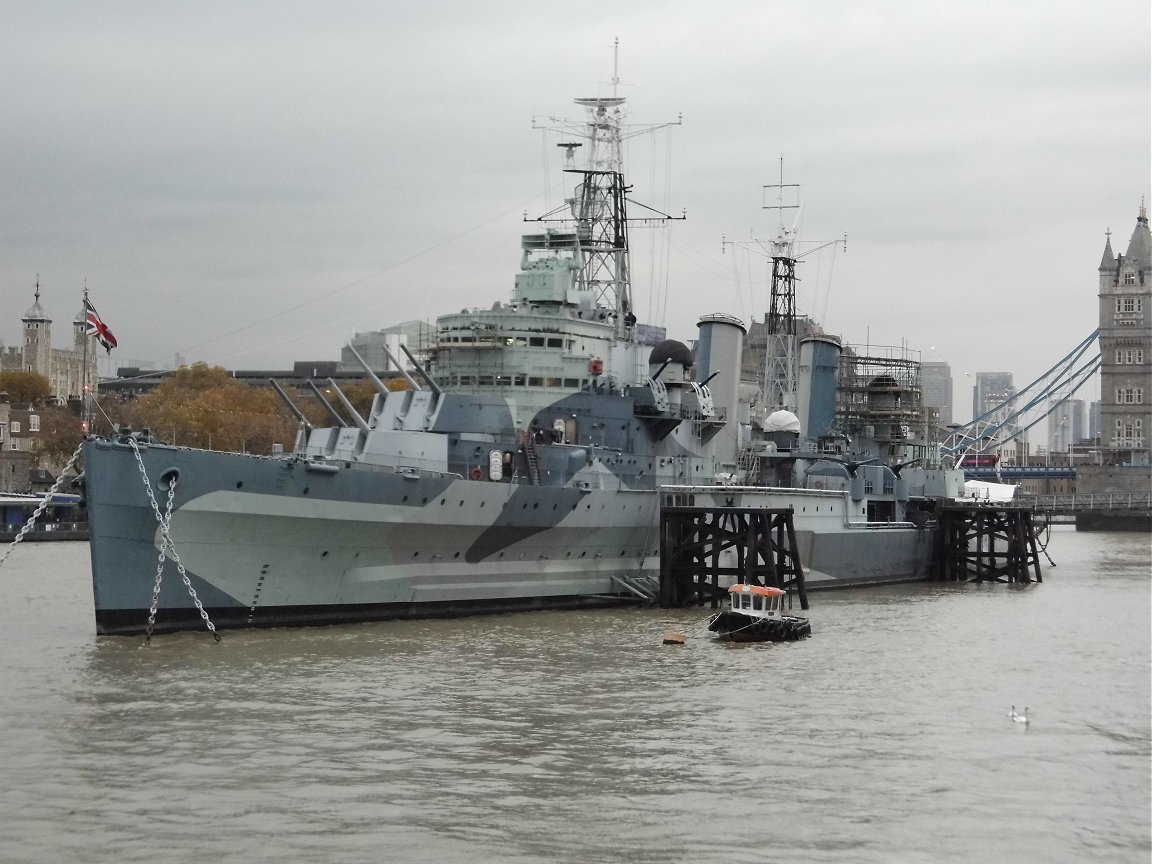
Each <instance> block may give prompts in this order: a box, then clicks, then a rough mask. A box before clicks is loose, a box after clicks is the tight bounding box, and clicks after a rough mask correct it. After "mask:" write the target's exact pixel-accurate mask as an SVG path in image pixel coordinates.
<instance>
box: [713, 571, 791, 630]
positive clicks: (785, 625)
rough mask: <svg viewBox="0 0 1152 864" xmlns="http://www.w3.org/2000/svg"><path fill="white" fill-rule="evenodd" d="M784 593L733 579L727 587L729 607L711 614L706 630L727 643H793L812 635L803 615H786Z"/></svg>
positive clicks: (776, 589) (785, 594)
mask: <svg viewBox="0 0 1152 864" xmlns="http://www.w3.org/2000/svg"><path fill="white" fill-rule="evenodd" d="M787 596H788V595H787V592H785V591H782V590H781V589H779V588H772V587H765V586H763V585H746V584H744V583H742V582H737V583H736V584H735V585H733V586H732V587H730V588H729V589H728V601H729V606H728V608H727V609H723V610H721V611H720V612H717V613H716V614H715V615H713V616H712V618H711V620H710V621H709V622H708V629H709V630H711V631H712V632H714V633H715V634H716V637H717V638H718V639H721V640H726V641H729V642H794V641H796V640H798V639H803V638H805V637H807V636H811V635H812V625H811V624H809V623H808V619H807V618H799V617H797V616H795V615H786V614H784V613H785V608H784V603H785V600H786V598H787Z"/></svg>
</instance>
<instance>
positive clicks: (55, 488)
mask: <svg viewBox="0 0 1152 864" xmlns="http://www.w3.org/2000/svg"><path fill="white" fill-rule="evenodd" d="M83 449H84V442H83V441H81V442H80V443H79V444H77V445H76V450H75V451H74V452H73V453H72V457H71V458H70V459H69V460H68V464H67V465H65V466H64V470H63V471H61V472H60V476H59V477H57V478H56V482H55V483H53V484H52V488H51V489H49V490H48V494H47V495H45V496H44V500H43V501H41V502H40V506H39V507H37V508H36V510H35V511H34V512H33V513H32V516H31V517H30V518H29V519H28V521H27V522H25V523H24V527H22V528H21V529H20V533H19V534H17V535H16V539H15V540H13V541H12V542H11V543H9V544H8V548H7V549H5V550H4V554H3V555H0V567H3V566H4V562H5V561H7V560H8V556H9V555H11V554H12V550H13V549H15V548H16V544H17V543H19V542H20V541H21V540H23V539H24V535H25V534H27V533H28V532H29V531H31V530H32V527H33V526H34V525H35V524H36V520H37V519H39V518H40V517H41V516H42V515H43V514H44V511H45V510H47V509H48V507H49V506H50V505H51V503H52V498H53V496H55V495H56V493H57V492H59V491H60V487H61V486H63V485H64V480H65V479H66V478H67V476H68V472H69V471H70V470H72V467H73V466H74V465H75V464H76V460H78V459H79V458H80V453H81V451H82V450H83Z"/></svg>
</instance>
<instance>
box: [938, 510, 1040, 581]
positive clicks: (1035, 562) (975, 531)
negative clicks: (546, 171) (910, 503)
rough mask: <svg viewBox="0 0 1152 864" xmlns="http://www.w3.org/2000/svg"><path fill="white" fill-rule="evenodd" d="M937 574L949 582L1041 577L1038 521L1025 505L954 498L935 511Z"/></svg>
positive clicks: (1029, 579) (1021, 579) (1015, 579)
mask: <svg viewBox="0 0 1152 864" xmlns="http://www.w3.org/2000/svg"><path fill="white" fill-rule="evenodd" d="M937 518H938V534H937V546H936V572H935V578H936V579H939V580H944V581H950V582H1008V583H1017V582H1032V581H1033V578H1032V577H1033V576H1035V581H1036V582H1043V581H1044V579H1043V577H1042V576H1041V574H1040V556H1039V552H1038V550H1037V546H1036V526H1035V524H1034V523H1033V520H1032V510H1031V509H1030V508H1027V507H1012V506H1007V507H1002V506H998V505H997V506H989V505H985V504H954V505H944V506H941V507H940V508H939V509H938V511H937Z"/></svg>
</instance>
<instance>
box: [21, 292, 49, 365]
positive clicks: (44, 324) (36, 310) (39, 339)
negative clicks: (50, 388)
mask: <svg viewBox="0 0 1152 864" xmlns="http://www.w3.org/2000/svg"><path fill="white" fill-rule="evenodd" d="M20 320H21V322H23V324H24V370H25V371H27V372H36V373H38V374H40V375H43V376H44V377H45V378H47V379H49V380H51V379H52V319H51V318H49V317H48V316H47V315H46V314H45V313H44V309H43V308H42V307H41V306H40V277H39V276H37V277H36V294H35V300H34V301H33V303H32V307H31V308H30V309H29V310H28V311H27V312H25V313H24V316H23V317H22V318H21V319H20Z"/></svg>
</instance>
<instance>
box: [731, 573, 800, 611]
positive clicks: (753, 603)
mask: <svg viewBox="0 0 1152 864" xmlns="http://www.w3.org/2000/svg"><path fill="white" fill-rule="evenodd" d="M785 596H786V592H785V591H782V590H781V589H779V588H771V587H765V586H763V585H745V584H744V583H742V582H737V583H736V584H735V585H733V586H732V587H730V588H729V589H728V599H729V601H730V602H731V604H732V611H733V612H742V613H743V614H745V615H752V616H755V617H762V618H766V617H771V616H773V615H775V614H776V613H777V612H781V613H782V612H783V611H784V597H785Z"/></svg>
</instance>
